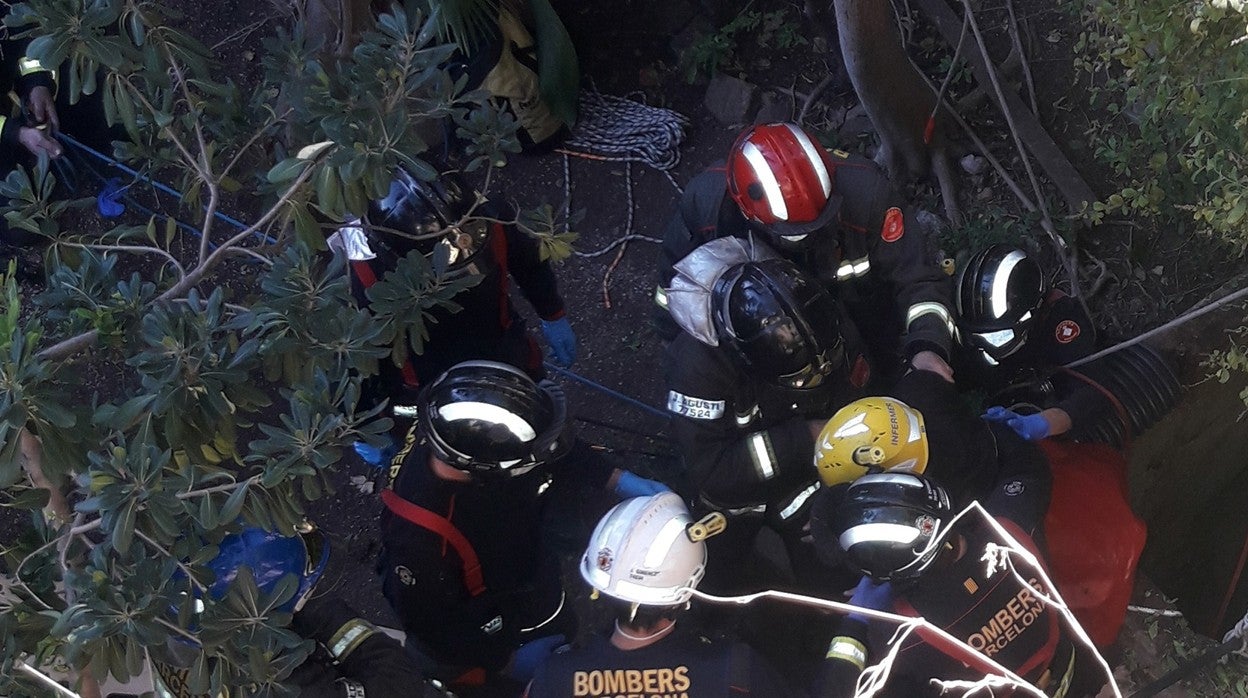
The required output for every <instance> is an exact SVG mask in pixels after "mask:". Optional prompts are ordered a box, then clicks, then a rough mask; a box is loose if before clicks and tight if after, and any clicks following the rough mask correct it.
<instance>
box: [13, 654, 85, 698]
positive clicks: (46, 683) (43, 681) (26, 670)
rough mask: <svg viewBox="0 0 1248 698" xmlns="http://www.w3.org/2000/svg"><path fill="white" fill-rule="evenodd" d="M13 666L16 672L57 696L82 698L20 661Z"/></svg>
mask: <svg viewBox="0 0 1248 698" xmlns="http://www.w3.org/2000/svg"><path fill="white" fill-rule="evenodd" d="M13 665H14V666H15V667H17V670H18V671H20V672H22V673H23V674H26V675H27V676H29V677H30V678H32V679H34V680H35V681H36V682H37V683H39V684H40V685H41V686H43V687H44V688H49V689H51V690H52V691H54V692H55V693H56V694H58V695H61V696H64V697H65V698H82V696H80V695H78V694H77V693H74V692H73V691H71V690H69V689H68V688H65V687H64V686H62V685H61V684H59V683H57V682H56V681H53V680H52V678H51V677H49V676H48V675H47V674H44V673H43V672H42V671H39V670H38V669H36V668H35V667H33V666H31V665H29V664H27V663H26V662H24V661H22V660H20V659H18V660H16V661H15V662H14V664H13Z"/></svg>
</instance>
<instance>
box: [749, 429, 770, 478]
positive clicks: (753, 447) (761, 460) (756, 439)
mask: <svg viewBox="0 0 1248 698" xmlns="http://www.w3.org/2000/svg"><path fill="white" fill-rule="evenodd" d="M750 457H751V458H753V459H754V467H755V468H757V469H758V474H759V477H761V478H762V479H763V480H770V479H771V478H773V477H775V476H776V466H775V454H774V452H773V451H772V447H771V438H770V437H768V436H767V432H765V431H760V432H756V433H754V434H753V435H751V436H750Z"/></svg>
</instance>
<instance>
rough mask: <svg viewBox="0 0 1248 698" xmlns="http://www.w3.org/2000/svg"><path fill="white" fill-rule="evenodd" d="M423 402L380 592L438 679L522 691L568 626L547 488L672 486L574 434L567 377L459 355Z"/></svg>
mask: <svg viewBox="0 0 1248 698" xmlns="http://www.w3.org/2000/svg"><path fill="white" fill-rule="evenodd" d="M417 404H418V408H419V409H418V411H419V417H418V419H417V421H416V422H415V424H413V426H412V428H411V430H410V431H409V432H408V434H407V439H406V442H405V443H404V444H403V446H402V448H401V449H400V451H399V453H398V454H397V455H396V456H395V458H394V460H393V461H392V465H391V469H390V485H389V487H388V488H387V489H386V490H384V491H383V493H382V501H383V503H384V504H385V505H386V508H385V510H384V511H383V512H382V516H381V534H382V535H381V537H382V546H383V551H382V554H381V557H380V561H379V571H380V573H381V575H382V592H383V594H384V595H385V597H386V599H387V600H388V601H389V602H390V604H391V606H392V607H393V608H394V610H395V612H396V614H397V615H398V617H399V619H400V621H401V624H402V626H403V628H404V629H405V630H406V631H407V634H408V642H409V644H412V645H415V646H418V647H419V648H420V649H421V650H422V651H423V652H424V653H425V654H427V655H428V656H430V657H431V658H432V659H433V660H434V662H435V663H436V664H437V665H438V667H439V674H440V676H439V678H444V679H445V680H447V681H448V683H452V684H453V685H454V686H455V688H456V690H457V691H458V690H461V689H464V690H471V689H472V687H473V686H481V685H485V684H487V683H488V684H490V685H496V686H503V687H506V686H508V685H510V686H512V687H513V688H514V689H516V690H517V691H518V690H519V688H520V687H521V685H522V684H520V683H513V682H523V681H527V680H528V679H529V678H531V676H532V671H533V668H534V667H535V666H536V663H537V661H538V660H540V659H541V658H543V657H544V656H545V655H546V654H548V653H549V652H550V651H551V650H552V649H553V648H554V647H555V646H557V645H559V644H561V643H562V642H563V638H564V637H565V636H569V635H570V632H571V630H572V628H573V618H572V614H571V609H570V608H569V606H568V604H567V599H566V598H565V595H564V592H563V588H562V584H561V580H560V575H559V567H558V559H557V556H556V555H555V554H554V551H553V550H551V548H550V546H549V542H550V541H549V538H550V537H549V536H548V535H544V533H545V532H546V531H547V530H548V528H549V526H548V525H547V524H548V523H549V522H550V520H551V517H552V516H553V515H554V514H555V513H556V512H554V511H552V507H551V506H550V503H551V502H552V501H553V500H552V497H556V496H566V493H567V492H568V491H569V490H568V488H575V487H577V486H578V485H580V486H584V487H586V488H594V489H606V490H608V491H613V492H614V493H615V494H616V495H618V496H621V497H631V496H641V495H648V494H653V493H656V492H661V491H665V490H666V489H667V488H666V487H665V486H664V485H662V484H660V483H658V482H655V481H652V480H647V479H645V478H641V477H638V476H637V475H634V474H633V473H631V472H628V471H624V470H619V469H612V468H611V467H610V466H609V465H607V464H606V463H605V462H604V461H602V460H600V459H599V458H597V457H596V456H595V454H594V453H593V452H592V451H590V449H589V448H588V446H586V445H585V444H584V443H582V442H580V441H578V440H577V439H576V438H575V437H574V436H573V434H572V433H571V430H570V418H569V416H568V414H567V408H566V402H565V399H564V396H563V393H562V391H561V390H559V388H558V386H557V385H556V384H554V383H552V382H549V381H542V382H541V383H540V384H539V383H535V382H534V381H533V380H532V379H531V378H530V377H529V376H527V375H526V374H525V373H524V372H523V371H520V370H519V369H517V368H515V367H512V366H508V365H506V364H501V363H496V362H488V361H467V362H463V363H460V364H457V365H456V366H454V367H452V368H451V369H450V370H448V371H447V372H446V373H444V374H443V375H442V376H440V377H439V378H437V379H436V380H435V381H433V382H432V383H430V384H429V385H428V386H427V387H426V388H425V389H424V390H423V391H422V392H421V395H420V397H419V399H418V402H417Z"/></svg>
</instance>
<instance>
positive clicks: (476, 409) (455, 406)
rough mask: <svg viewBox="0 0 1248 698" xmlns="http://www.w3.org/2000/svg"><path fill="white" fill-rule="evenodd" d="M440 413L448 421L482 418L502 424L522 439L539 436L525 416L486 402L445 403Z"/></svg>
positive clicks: (439, 410)
mask: <svg viewBox="0 0 1248 698" xmlns="http://www.w3.org/2000/svg"><path fill="white" fill-rule="evenodd" d="M438 414H439V415H441V417H442V419H443V420H445V421H448V422H458V421H460V420H462V419H480V420H482V421H488V422H493V423H494V424H501V425H503V426H504V427H506V428H507V431H509V432H511V434H512V436H515V437H516V438H517V439H520V440H521V441H532V440H533V439H536V438H537V432H536V431H535V430H534V429H533V425H531V424H529V423H528V422H526V421H524V418H523V417H521V416H520V415H518V414H516V413H514V412H508V411H507V410H505V409H503V408H502V407H499V406H498V405H491V404H489V403H486V402H452V403H451V404H449V405H443V406H442V407H440V408H438ZM516 462H518V461H513V462H511V463H508V464H504V465H503V467H507V465H515V464H516Z"/></svg>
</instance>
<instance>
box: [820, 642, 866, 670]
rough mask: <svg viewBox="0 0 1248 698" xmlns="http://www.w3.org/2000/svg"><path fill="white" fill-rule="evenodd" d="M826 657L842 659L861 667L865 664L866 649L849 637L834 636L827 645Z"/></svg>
mask: <svg viewBox="0 0 1248 698" xmlns="http://www.w3.org/2000/svg"><path fill="white" fill-rule="evenodd" d="M826 658H827V659H843V660H845V661H847V662H849V663H851V664H853V665H854V666H856V667H858V668H859V669H862V668H863V667H865V666H866V665H867V649H866V648H865V647H863V646H862V643H861V642H858V641H857V640H855V639H853V638H850V637H836V638H833V639H832V644H830V645H828V654H827V657H826Z"/></svg>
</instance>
